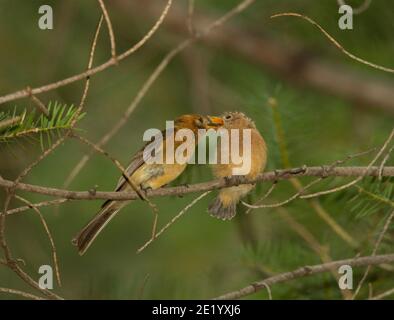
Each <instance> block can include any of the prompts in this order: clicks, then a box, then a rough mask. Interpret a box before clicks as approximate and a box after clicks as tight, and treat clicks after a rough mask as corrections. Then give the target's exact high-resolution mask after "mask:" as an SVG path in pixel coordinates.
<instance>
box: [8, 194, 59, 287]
mask: <svg viewBox="0 0 394 320" xmlns="http://www.w3.org/2000/svg"><path fill="white" fill-rule="evenodd" d="M15 198H16V199H18V200H20V201H22V202H24V203H26V204H27V205H28V206H29V207H30V208H32V209H33V211H34V212H36V213H37V215H38V217H39V219H40V221H41V224H42V225H43V227H44V229H45V233H46V234H47V236H48V239H49V243H50V244H51V248H52V259H53V264H54V266H55V274H56V279H57V282H58V284H59V286H60V287H61V286H62V280H61V277H60V268H59V262H58V257H57V251H56V246H55V241H54V240H53V237H52V234H51V231H50V230H49V227H48V224H47V222H46V221H45V218H44V216H43V215H42V213H41V211H40V210H39V209H38V208H37V206H34V205H33V204H32V203H31V202H30V201H28V200H26V199H25V198H22V197H21V196H18V195H15Z"/></svg>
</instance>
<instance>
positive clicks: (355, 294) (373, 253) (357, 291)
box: [352, 211, 394, 300]
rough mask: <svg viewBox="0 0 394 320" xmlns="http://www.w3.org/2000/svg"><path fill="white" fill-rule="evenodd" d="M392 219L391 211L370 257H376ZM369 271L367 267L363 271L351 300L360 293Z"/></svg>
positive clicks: (369, 267)
mask: <svg viewBox="0 0 394 320" xmlns="http://www.w3.org/2000/svg"><path fill="white" fill-rule="evenodd" d="M393 218H394V211H393V212H392V213H391V214H390V215H389V217H388V218H387V220H386V223H385V224H384V226H383V229H382V231H381V232H380V234H379V237H378V239H377V240H376V243H375V246H374V248H373V251H372V257H373V256H375V255H376V252H377V251H378V249H379V246H380V244H381V242H382V240H383V237H384V235H385V234H386V232H387V229H388V228H389V226H390V224H391V221H392V220H393ZM370 270H371V266H368V267H367V270H365V273H364V275H363V277H362V278H361V280H360V283H359V284H358V286H357V289H356V291H355V292H354V295H353V297H352V300H354V299H356V297H357V295H358V293H359V292H360V290H361V287H362V285H363V283H364V281H365V279H366V278H367V276H368V273H369V271H370Z"/></svg>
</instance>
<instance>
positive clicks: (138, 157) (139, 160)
mask: <svg viewBox="0 0 394 320" xmlns="http://www.w3.org/2000/svg"><path fill="white" fill-rule="evenodd" d="M169 130H172V129H169ZM169 130H167V131H166V130H163V131H161V132H160V133H158V134H157V135H156V136H154V140H153V141H148V142H147V143H146V144H145V145H144V146H143V147H142V148H141V149H140V150H139V151H138V152H137V153H136V154H135V155H134V157H133V158H132V159H131V162H130V164H129V165H128V167H127V168H126V169H125V173H126V174H127V176H128V177H131V176H132V175H133V173H134V172H135V171H136V170H137V169H138V168H140V167H141V166H142V165H143V164H144V163H145V160H144V149H145V147H146V146H147V145H148V144H150V143H154V144H156V145H154V147H155V150H157V151H158V152H161V150H162V149H163V145H164V144H163V142H164V140H165V137H166V135H167V134H168V133H170V132H169ZM160 135H161V136H162V137H163V139H160V138H159V136H160ZM149 159H152V155H151V154H149V155H147V158H146V160H149ZM125 182H127V181H126V179H125V178H124V176H123V175H121V176H120V178H119V181H118V184H117V185H116V188H115V191H120V190H122V188H123V187H124V185H125Z"/></svg>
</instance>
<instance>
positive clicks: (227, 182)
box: [0, 166, 394, 200]
mask: <svg viewBox="0 0 394 320" xmlns="http://www.w3.org/2000/svg"><path fill="white" fill-rule="evenodd" d="M296 176H300V177H360V176H364V177H366V176H370V177H378V176H379V167H376V166H375V167H371V168H370V169H369V170H367V167H337V168H333V169H332V170H330V171H329V172H327V169H326V168H325V167H302V168H293V169H288V170H276V171H270V172H265V173H262V174H260V175H259V176H258V177H257V178H256V179H252V180H248V179H246V178H244V177H241V176H238V177H237V176H236V177H232V178H229V179H218V180H213V181H209V182H202V183H196V184H193V185H187V186H177V187H167V188H161V189H157V190H149V191H147V197H149V198H151V197H164V196H176V195H184V194H188V193H195V192H204V191H209V190H215V189H222V188H226V187H231V186H236V185H240V184H250V183H253V184H254V183H258V182H264V181H277V180H288V179H291V178H294V177H296ZM383 176H384V177H394V167H385V168H384V169H383ZM0 187H4V188H12V187H15V185H14V182H13V181H10V180H6V179H3V178H2V177H1V176H0ZM16 190H22V191H27V192H33V193H39V194H43V195H48V196H53V197H60V198H64V199H79V200H95V199H102V200H107V199H113V200H135V199H139V196H138V194H136V193H135V192H104V191H94V190H93V191H92V190H91V191H71V190H65V189H58V188H50V187H42V186H38V185H33V184H27V183H21V182H20V183H18V185H17V186H16Z"/></svg>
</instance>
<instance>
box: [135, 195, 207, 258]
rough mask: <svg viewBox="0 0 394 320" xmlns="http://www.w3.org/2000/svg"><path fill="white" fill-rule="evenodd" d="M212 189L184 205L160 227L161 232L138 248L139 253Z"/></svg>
mask: <svg viewBox="0 0 394 320" xmlns="http://www.w3.org/2000/svg"><path fill="white" fill-rule="evenodd" d="M209 193H210V191H207V192H204V193H203V194H201V195H199V196H198V197H197V198H195V199H194V200H193V201H192V202H190V203H189V204H188V205H187V206H186V207H184V208H183V209H182V210H181V211H180V212H179V213H178V214H177V215H176V216H174V217H173V218H172V219H171V220H170V222H168V223H167V224H166V225H165V226H164V227H163V228H161V229H160V231H159V232H157V233H155V234H154V235H153V237H151V238H150V239H149V240H148V241H147V242H145V244H144V245H143V246H142V247H140V248H139V249H138V250H137V253H141V252H142V251H143V250H145V248H146V247H147V246H149V245H150V244H151V243H152V242H153V241H154V240H156V239H157V238H158V237H159V236H160V235H161V234H162V233H163V232H164V231H166V230H167V229H168V228H169V227H171V226H172V225H173V224H174V223H175V222H176V221H177V220H178V219H179V218H180V217H182V216H183V215H184V214H185V213H186V212H187V210H189V209H190V208H191V207H193V206H194V205H195V204H196V203H197V202H198V201H200V200H201V199H202V198H204V197H205V196H206V195H208V194H209Z"/></svg>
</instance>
